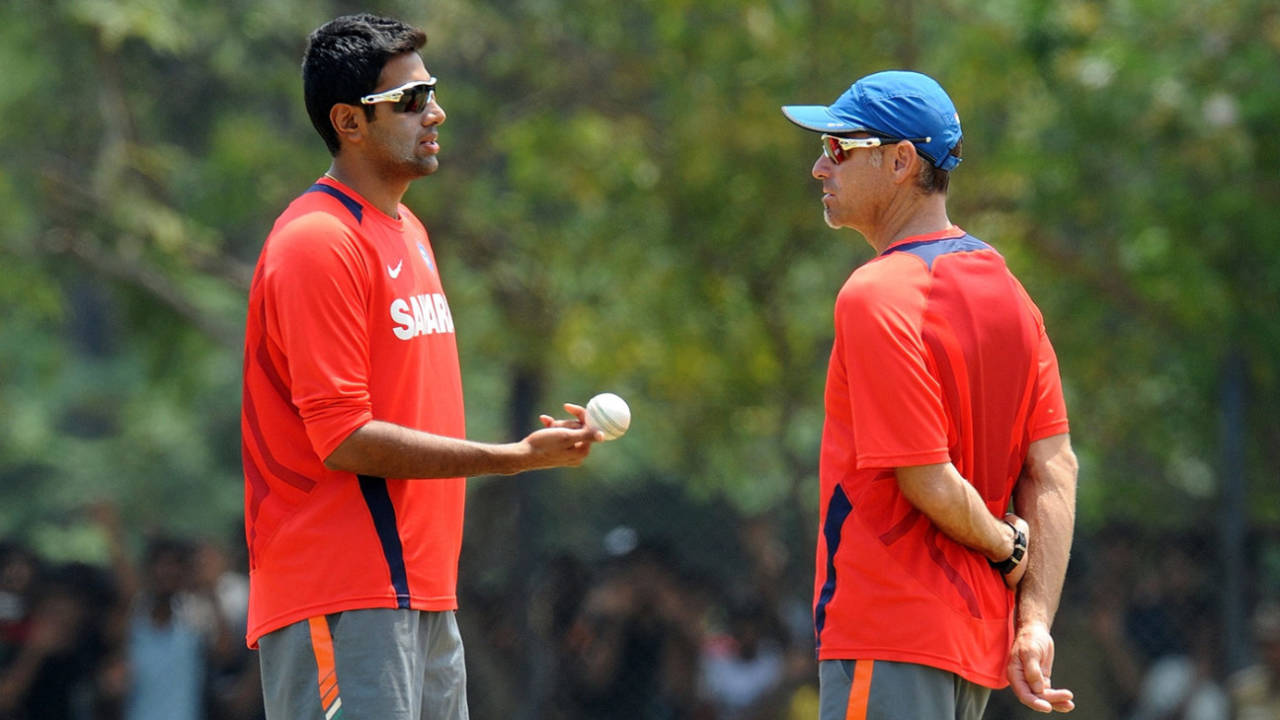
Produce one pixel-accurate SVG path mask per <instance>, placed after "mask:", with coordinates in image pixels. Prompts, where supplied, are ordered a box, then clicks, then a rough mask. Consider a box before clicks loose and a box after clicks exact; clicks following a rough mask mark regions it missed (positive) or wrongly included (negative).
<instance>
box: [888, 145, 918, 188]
mask: <svg viewBox="0 0 1280 720" xmlns="http://www.w3.org/2000/svg"><path fill="white" fill-rule="evenodd" d="M919 158H920V156H919V155H917V154H916V148H915V146H914V145H912V144H911V143H909V142H907V141H906V140H903V141H902V142H900V143H897V144H895V145H894V146H893V175H894V178H895V179H896V180H897V181H898V182H905V181H906V180H910V179H912V178H914V177H915V176H916V172H917V171H916V169H915V162H916V161H917V160H919Z"/></svg>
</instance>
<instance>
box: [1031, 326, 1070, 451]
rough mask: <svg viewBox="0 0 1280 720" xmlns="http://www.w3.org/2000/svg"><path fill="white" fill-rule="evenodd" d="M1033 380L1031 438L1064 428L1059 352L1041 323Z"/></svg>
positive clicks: (1066, 428) (1040, 437)
mask: <svg viewBox="0 0 1280 720" xmlns="http://www.w3.org/2000/svg"><path fill="white" fill-rule="evenodd" d="M1036 368H1037V372H1036V382H1035V388H1034V390H1033V392H1034V393H1035V394H1034V396H1033V397H1032V401H1033V403H1034V404H1033V405H1032V407H1031V414H1030V416H1029V417H1028V420H1027V433H1028V435H1027V439H1028V440H1029V441H1030V442H1035V441H1036V440H1041V439H1043V438H1047V437H1051V436H1053V435H1061V434H1062V433H1065V432H1067V430H1068V423H1067V403H1066V400H1065V399H1064V398H1063V396H1062V378H1061V377H1060V376H1059V375H1058V356H1057V354H1056V353H1055V352H1054V351H1053V344H1052V343H1051V342H1049V334H1048V333H1046V332H1045V330H1044V325H1043V324H1041V326H1040V347H1039V349H1038V351H1037V353H1036Z"/></svg>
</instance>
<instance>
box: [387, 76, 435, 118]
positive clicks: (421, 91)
mask: <svg viewBox="0 0 1280 720" xmlns="http://www.w3.org/2000/svg"><path fill="white" fill-rule="evenodd" d="M435 90H436V86H435V85H434V84H431V85H427V84H425V83H424V84H422V85H415V86H413V87H411V88H409V89H408V90H406V91H405V93H404V96H403V97H401V98H400V100H399V102H397V103H396V104H395V108H396V112H402V113H420V112H422V111H423V110H426V109H427V104H428V103H430V102H431V98H432V96H433V95H434V93H435Z"/></svg>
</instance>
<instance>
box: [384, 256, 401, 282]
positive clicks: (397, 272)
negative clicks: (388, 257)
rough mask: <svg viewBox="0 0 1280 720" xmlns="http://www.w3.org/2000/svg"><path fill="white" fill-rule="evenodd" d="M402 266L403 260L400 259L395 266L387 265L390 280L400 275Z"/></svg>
mask: <svg viewBox="0 0 1280 720" xmlns="http://www.w3.org/2000/svg"><path fill="white" fill-rule="evenodd" d="M402 267H404V260H401V261H400V262H398V263H396V266H395V267H391V266H390V265H388V266H387V274H388V275H390V276H391V279H392V280H395V279H396V278H398V277H400V268H402Z"/></svg>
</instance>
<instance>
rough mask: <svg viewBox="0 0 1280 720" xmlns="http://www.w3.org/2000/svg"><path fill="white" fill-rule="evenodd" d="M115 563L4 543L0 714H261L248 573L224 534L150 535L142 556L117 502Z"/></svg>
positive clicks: (185, 718)
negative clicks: (49, 557)
mask: <svg viewBox="0 0 1280 720" xmlns="http://www.w3.org/2000/svg"><path fill="white" fill-rule="evenodd" d="M93 516H94V519H95V521H96V522H97V523H98V525H99V527H100V529H101V530H102V531H103V534H104V536H105V537H106V538H108V548H107V551H108V553H109V554H110V556H111V563H110V566H109V567H104V566H100V565H92V564H87V563H81V562H70V563H50V562H46V561H45V560H43V559H42V558H41V557H39V556H38V555H37V554H35V553H34V552H32V551H31V550H30V549H28V548H27V547H26V546H24V545H23V544H21V543H18V542H13V541H9V542H4V543H0V719H3V720H115V719H117V718H120V719H123V720H151V719H152V718H154V719H156V720H159V719H160V718H164V719H165V720H224V719H225V720H230V719H232V718H235V719H236V720H254V719H255V718H261V717H263V715H262V710H261V705H262V692H261V688H260V684H259V681H258V670H257V665H256V657H255V656H254V654H253V653H252V652H250V651H249V650H248V649H247V648H246V647H245V644H244V623H245V612H246V609H247V603H248V578H247V577H246V575H245V573H244V572H243V571H242V570H241V569H240V566H241V565H242V563H239V562H237V561H236V560H235V559H234V558H233V557H232V556H231V555H230V554H229V552H228V551H227V550H226V549H225V547H224V546H223V545H222V544H220V543H215V542H195V541H189V540H185V539H180V538H175V537H159V536H157V537H153V538H151V539H149V540H148V541H147V543H146V547H145V550H144V551H143V553H142V556H143V557H142V560H141V562H140V563H138V562H134V561H133V560H132V558H131V557H130V554H129V553H128V552H127V550H126V547H125V544H124V542H123V537H122V532H121V527H120V523H119V520H118V517H117V516H116V514H115V513H114V511H113V510H112V509H111V508H110V507H106V506H103V507H98V508H95V509H94V511H93Z"/></svg>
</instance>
